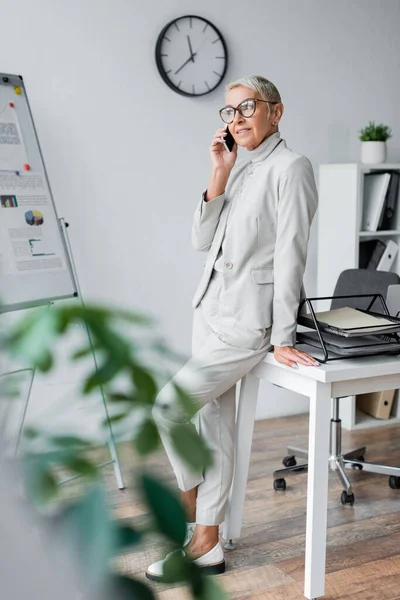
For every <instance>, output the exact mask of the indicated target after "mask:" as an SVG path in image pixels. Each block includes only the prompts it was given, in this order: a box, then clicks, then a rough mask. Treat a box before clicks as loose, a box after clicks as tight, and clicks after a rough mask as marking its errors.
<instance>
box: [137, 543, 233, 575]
mask: <svg viewBox="0 0 400 600" xmlns="http://www.w3.org/2000/svg"><path fill="white" fill-rule="evenodd" d="M182 552H183V551H182ZM168 556H169V554H167V556H166V557H165V558H163V559H162V560H158V561H157V562H155V563H153V564H152V565H150V566H149V568H148V569H147V571H146V577H147V579H151V580H152V581H160V580H161V581H162V578H163V572H164V562H165V561H166V560H167V558H168ZM193 562H194V563H195V564H196V565H197V566H198V567H199V568H200V569H201V570H202V571H203V572H204V573H205V574H206V575H218V574H219V573H224V572H225V559H224V551H223V549H222V546H221V544H220V542H218V543H217V544H216V545H215V546H214V548H211V550H209V552H207V553H206V554H203V556H199V558H196V559H194V561H193Z"/></svg>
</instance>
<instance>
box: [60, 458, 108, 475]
mask: <svg viewBox="0 0 400 600" xmlns="http://www.w3.org/2000/svg"><path fill="white" fill-rule="evenodd" d="M63 462H64V465H65V466H66V467H68V469H70V471H73V472H74V473H77V474H78V475H82V476H85V477H93V478H96V477H99V470H98V469H97V467H96V466H95V465H93V464H92V463H91V462H90V461H89V460H86V459H85V458H83V457H82V456H78V455H76V456H72V457H68V458H65V460H64V461H63Z"/></svg>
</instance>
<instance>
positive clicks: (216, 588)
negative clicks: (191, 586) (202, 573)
mask: <svg viewBox="0 0 400 600" xmlns="http://www.w3.org/2000/svg"><path fill="white" fill-rule="evenodd" d="M202 583H203V585H202V590H201V591H199V593H198V594H197V595H195V596H194V597H195V598H196V599H197V600H229V594H228V593H227V592H226V591H225V590H224V589H223V588H222V587H221V585H220V584H219V583H218V582H217V581H216V580H215V579H213V578H212V577H203V582H202Z"/></svg>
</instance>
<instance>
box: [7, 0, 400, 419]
mask: <svg viewBox="0 0 400 600" xmlns="http://www.w3.org/2000/svg"><path fill="white" fill-rule="evenodd" d="M383 6H384V8H383ZM190 13H193V14H198V15H201V16H203V17H206V18H207V19H210V20H211V21H213V22H214V23H215V24H216V26H217V27H218V28H219V29H220V30H221V31H222V33H223V35H224V36H225V38H226V41H227V45H228V49H229V55H230V65H229V69H228V73H227V76H226V78H225V81H224V83H227V82H228V81H230V80H232V79H235V78H237V77H239V76H244V75H248V74H262V75H264V76H266V77H267V78H270V79H271V80H272V81H273V82H274V83H275V84H276V85H277V86H278V89H279V90H280V92H281V95H282V98H283V102H284V105H285V114H284V117H283V119H282V121H281V127H280V129H281V134H282V137H284V138H285V139H286V141H287V144H288V146H289V147H290V148H292V149H294V150H296V151H298V152H301V153H303V154H305V155H306V156H308V157H309V158H310V159H311V161H312V163H313V165H314V169H315V171H316V173H317V168H318V164H319V163H322V162H328V161H357V160H358V158H359V141H358V136H357V132H358V130H359V129H360V127H361V126H363V125H365V124H366V123H367V121H368V120H370V119H372V120H377V121H378V122H384V123H387V124H389V125H390V126H391V127H392V128H393V131H394V136H395V137H394V139H392V140H389V142H388V152H389V156H388V159H389V160H399V159H400V136H399V135H398V132H399V131H400V111H399V108H398V107H399V98H400V77H399V68H400V63H399V61H398V56H399V55H400V38H399V35H398V23H399V17H400V3H399V1H398V0H386V2H385V3H384V4H383V3H382V2H380V1H379V0H353V1H352V2H349V1H348V0H336V1H335V2H328V1H326V0H322V1H321V0H296V1H295V0H280V2H279V3H278V2H275V1H272V0H252V2H251V3H248V4H247V5H244V4H243V2H222V1H221V0H202V2H201V3H200V2H194V1H191V0H174V1H173V2H169V3H165V2H163V1H162V0H153V1H152V2H147V3H143V2H138V1H137V0H69V1H68V2H65V1H61V0H36V2H31V1H30V0H13V1H12V2H3V3H2V4H1V5H0V17H1V19H2V22H3V23H4V24H5V26H3V27H2V35H1V36H0V57H1V62H0V71H2V72H9V73H19V74H22V75H23V77H24V80H25V84H26V87H27V91H28V95H29V99H30V103H31V108H32V111H33V115H34V119H35V123H36V126H37V130H38V133H39V137H40V142H41V146H42V150H43V154H44V157H45V162H46V165H47V169H48V173H49V177H50V181H51V185H52V189H53V193H54V197H55V201H56V206H57V208H58V212H59V215H60V216H64V217H65V218H66V219H67V220H68V221H69V222H70V224H71V228H70V236H71V243H72V247H73V250H74V256H75V260H76V263H77V268H78V272H79V277H80V282H81V285H82V288H83V292H84V294H85V296H86V299H89V298H92V299H96V300H102V301H106V302H113V303H116V304H119V305H121V304H123V305H125V306H127V307H129V308H132V309H138V310H143V311H145V312H146V313H148V314H149V313H150V314H152V315H154V316H156V317H157V318H159V321H160V328H161V332H162V333H163V334H164V335H165V336H166V337H167V339H168V341H169V342H170V344H171V345H172V346H173V347H174V348H175V349H176V350H179V351H180V352H183V353H186V354H187V355H189V353H190V345H191V319H192V307H191V298H192V296H193V294H194V291H195V289H196V286H197V282H198V280H199V277H200V273H201V264H202V262H203V258H204V255H202V254H201V253H196V252H195V251H194V250H193V249H192V248H191V245H190V230H191V222H192V216H193V211H194V209H195V206H196V204H197V202H198V200H199V194H200V193H201V191H202V190H203V189H204V188H205V186H206V184H207V181H208V173H209V158H208V146H209V143H210V139H211V137H212V135H213V132H214V130H215V129H216V128H217V127H219V126H220V122H219V117H218V112H217V111H218V109H219V108H220V107H221V106H222V105H223V103H224V89H223V86H220V88H219V89H218V90H217V91H215V92H213V93H211V94H209V95H207V96H205V97H201V98H199V99H190V98H185V97H182V96H179V95H177V94H175V93H174V92H172V91H171V90H170V89H169V88H168V87H167V86H166V85H165V84H164V83H163V81H162V80H161V78H160V76H159V74H158V72H157V69H156V65H155V61H154V47H155V43H156V39H157V36H158V34H159V32H160V30H161V28H162V27H163V26H164V25H165V24H166V23H167V22H168V21H169V20H171V19H172V18H175V17H177V16H181V15H184V14H190ZM224 16H225V18H224ZM314 225H316V223H314ZM315 232H316V227H315V226H314V228H313V231H312V236H311V241H310V250H309V260H308V266H307V271H306V277H305V284H306V287H307V291H308V293H309V295H311V294H314V293H315V273H316V259H317V252H316V235H315ZM327 268H329V265H327ZM36 395H37V397H40V396H41V395H42V391H38V390H37V393H36ZM38 401H39V400H38ZM306 409H307V402H306V400H305V399H304V397H301V396H297V395H295V394H288V393H286V392H282V390H280V389H278V388H274V387H272V386H267V385H263V386H262V387H261V390H260V402H259V410H258V416H259V417H261V416H275V415H279V414H284V413H285V414H286V413H292V412H295V413H296V412H301V411H304V410H306ZM32 410H34V409H33V408H32Z"/></svg>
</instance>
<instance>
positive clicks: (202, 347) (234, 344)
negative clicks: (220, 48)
mask: <svg viewBox="0 0 400 600" xmlns="http://www.w3.org/2000/svg"><path fill="white" fill-rule="evenodd" d="M226 103H227V105H226V106H225V107H224V108H223V109H221V110H220V116H221V118H222V120H223V121H224V124H228V126H229V131H230V132H231V134H232V135H233V138H234V140H235V145H234V147H233V150H232V152H231V153H228V152H227V151H226V149H225V147H224V145H223V144H222V141H221V140H222V139H223V137H224V136H225V135H226V132H225V127H226V125H225V127H223V128H221V129H218V130H217V131H216V132H215V134H214V138H213V140H212V143H211V147H210V157H211V165H212V168H211V176H210V180H209V183H208V187H207V190H206V191H205V192H204V193H203V195H202V198H201V200H200V202H199V204H198V206H197V208H196V211H195V214H194V220H193V229H192V244H193V246H194V247H195V249H197V250H199V251H205V252H208V254H207V260H206V263H205V265H204V271H203V275H202V278H201V280H200V283H199V286H198V289H197V291H196V294H195V296H194V298H193V307H194V320H193V337H192V340H193V341H192V354H193V355H192V357H191V359H190V360H189V361H188V362H187V363H186V364H185V365H184V366H183V367H182V369H180V371H178V373H177V374H176V375H175V376H174V377H173V379H172V380H171V381H170V382H169V383H168V384H167V385H166V386H165V387H164V388H163V389H162V390H161V391H160V392H159V394H158V396H157V399H156V402H155V406H154V410H153V414H154V418H155V420H156V422H157V425H158V428H159V431H160V435H161V439H162V441H163V444H164V447H165V450H166V452H167V455H168V457H169V460H170V462H171V465H172V467H173V469H174V472H175V475H176V477H177V481H178V485H179V488H180V490H181V496H182V501H183V503H184V505H185V507H186V511H187V515H188V535H187V540H186V544H187V546H186V547H185V551H186V552H187V554H188V555H189V556H190V558H191V559H192V560H194V562H195V563H196V564H197V565H198V566H199V567H201V568H202V569H204V570H205V571H206V572H209V573H221V572H223V571H224V570H225V561H224V552H223V549H222V546H221V544H220V542H219V533H218V526H219V525H220V524H221V523H222V522H223V520H224V513H225V507H226V501H227V498H228V492H229V489H230V485H231V481H232V473H233V458H234V423H235V386H236V382H237V381H239V379H241V378H242V377H243V376H244V375H245V374H246V373H248V372H249V371H250V370H251V369H252V368H253V367H254V366H255V365H256V364H257V363H258V362H260V361H261V360H262V359H263V358H264V357H265V355H266V353H267V352H268V351H269V350H271V349H272V348H273V351H274V357H275V359H276V360H277V361H278V362H280V363H282V364H284V365H288V366H290V367H295V368H296V367H297V366H298V364H301V365H306V366H307V365H308V366H314V365H318V364H319V363H318V362H317V361H316V360H315V359H314V358H313V357H311V356H310V355H308V354H306V353H305V352H301V351H299V350H297V349H296V348H294V346H295V340H296V322H297V313H298V308H299V303H300V299H301V297H305V290H304V287H303V275H304V269H305V264H306V257H307V245H308V238H309V233H310V226H311V223H312V220H313V218H314V215H315V212H316V209H317V203H318V197H317V190H316V187H315V181H314V175H313V170H312V166H311V163H310V161H309V160H308V159H307V158H306V157H305V156H302V155H300V154H297V153H295V152H293V151H292V150H290V149H289V148H287V146H286V144H285V141H284V140H283V139H282V138H281V137H280V133H279V130H278V123H279V121H280V119H281V117H282V114H283V110H284V106H283V104H282V102H281V97H280V95H279V92H278V90H277V88H276V87H275V86H274V85H273V84H272V83H271V82H270V81H268V80H267V79H265V78H264V77H260V76H254V77H248V78H244V79H239V80H237V81H235V82H233V83H231V84H229V85H228V86H227V95H226ZM238 145H239V146H242V147H243V148H247V155H246V158H245V159H244V160H237V146H238ZM173 382H175V383H176V384H178V385H181V386H182V387H184V388H185V390H186V391H187V392H188V393H189V395H191V397H192V398H193V399H194V400H195V401H197V403H198V405H199V406H200V407H202V408H201V409H200V410H199V411H198V413H197V414H196V415H195V418H194V422H195V425H196V428H197V430H198V432H199V434H200V435H201V436H202V437H204V438H205V440H206V443H207V445H208V446H209V447H210V448H211V450H212V453H213V458H214V462H213V466H212V467H211V468H209V469H207V470H205V472H201V473H193V472H192V471H191V470H190V469H189V468H188V467H187V465H186V464H184V463H183V462H182V461H181V460H180V459H179V457H178V456H177V455H176V453H175V452H174V449H173V447H172V444H171V441H170V436H169V431H170V430H171V427H172V426H173V425H174V424H176V422H184V421H185V417H184V415H183V414H182V411H181V410H180V409H179V407H178V406H177V404H176V400H175V393H174V386H173ZM187 426H188V427H191V426H193V425H192V424H191V423H190V422H188V423H187ZM164 560H165V559H164ZM163 564H164V561H163V560H161V561H158V562H156V563H154V564H152V565H151V566H150V567H149V568H148V571H147V573H146V575H147V577H148V578H150V579H153V580H158V579H160V578H161V577H162V573H163Z"/></svg>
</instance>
